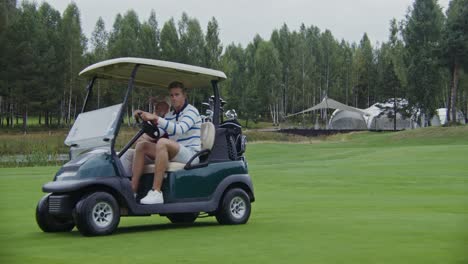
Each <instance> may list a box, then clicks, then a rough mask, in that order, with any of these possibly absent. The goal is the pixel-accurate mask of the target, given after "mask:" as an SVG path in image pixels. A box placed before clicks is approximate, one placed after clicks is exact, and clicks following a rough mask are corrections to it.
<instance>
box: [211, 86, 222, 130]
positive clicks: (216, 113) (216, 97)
mask: <svg viewBox="0 0 468 264" xmlns="http://www.w3.org/2000/svg"><path fill="white" fill-rule="evenodd" d="M211 85H212V86H213V94H214V109H213V125H214V126H215V128H218V127H219V114H220V113H219V112H220V108H221V100H220V96H219V88H218V81H217V80H212V81H211Z"/></svg>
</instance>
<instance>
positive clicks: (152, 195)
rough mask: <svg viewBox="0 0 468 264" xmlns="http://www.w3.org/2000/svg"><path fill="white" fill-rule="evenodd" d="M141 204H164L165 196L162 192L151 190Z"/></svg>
mask: <svg viewBox="0 0 468 264" xmlns="http://www.w3.org/2000/svg"><path fill="white" fill-rule="evenodd" d="M140 203H141V204H162V203H164V198H163V194H162V192H158V191H153V190H149V192H148V194H147V195H146V196H145V197H144V198H143V199H141V200H140Z"/></svg>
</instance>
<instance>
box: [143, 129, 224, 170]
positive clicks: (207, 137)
mask: <svg viewBox="0 0 468 264" xmlns="http://www.w3.org/2000/svg"><path fill="white" fill-rule="evenodd" d="M215 134H216V130H215V126H214V125H213V123H211V122H205V123H203V124H202V125H201V128H200V141H201V150H200V151H199V152H198V153H197V154H195V155H196V156H199V158H200V162H203V157H202V156H203V153H205V154H208V153H210V151H211V149H212V148H213V145H214V141H215ZM200 154H202V155H200ZM186 165H187V164H185V163H180V162H169V166H168V167H167V170H166V171H168V172H171V171H177V170H182V169H184V168H185V166H186ZM154 168H155V166H154V164H149V165H146V166H145V168H144V169H143V173H144V174H147V173H153V172H154Z"/></svg>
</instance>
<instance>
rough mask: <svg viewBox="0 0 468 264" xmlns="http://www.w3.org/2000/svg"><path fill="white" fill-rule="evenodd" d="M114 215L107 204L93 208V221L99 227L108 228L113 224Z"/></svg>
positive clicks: (99, 204)
mask: <svg viewBox="0 0 468 264" xmlns="http://www.w3.org/2000/svg"><path fill="white" fill-rule="evenodd" d="M113 218H114V213H113V212H112V207H111V206H110V205H109V204H108V203H106V202H99V203H97V204H96V205H95V206H94V207H93V221H94V223H95V224H96V225H97V226H98V227H107V226H109V225H110V224H111V223H112V219H113Z"/></svg>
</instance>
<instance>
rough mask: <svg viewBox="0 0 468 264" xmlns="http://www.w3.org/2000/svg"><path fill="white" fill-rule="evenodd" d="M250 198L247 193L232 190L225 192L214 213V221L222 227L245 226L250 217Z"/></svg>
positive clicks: (238, 189)
mask: <svg viewBox="0 0 468 264" xmlns="http://www.w3.org/2000/svg"><path fill="white" fill-rule="evenodd" d="M250 211H251V207H250V198H249V196H248V195H247V193H246V192H245V191H244V190H242V189H240V188H234V189H231V190H229V191H228V192H226V194H225V195H224V197H223V200H222V202H221V205H220V207H219V208H218V211H217V213H216V220H218V223H220V224H222V225H238V224H245V223H247V221H248V220H249V217H250Z"/></svg>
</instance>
